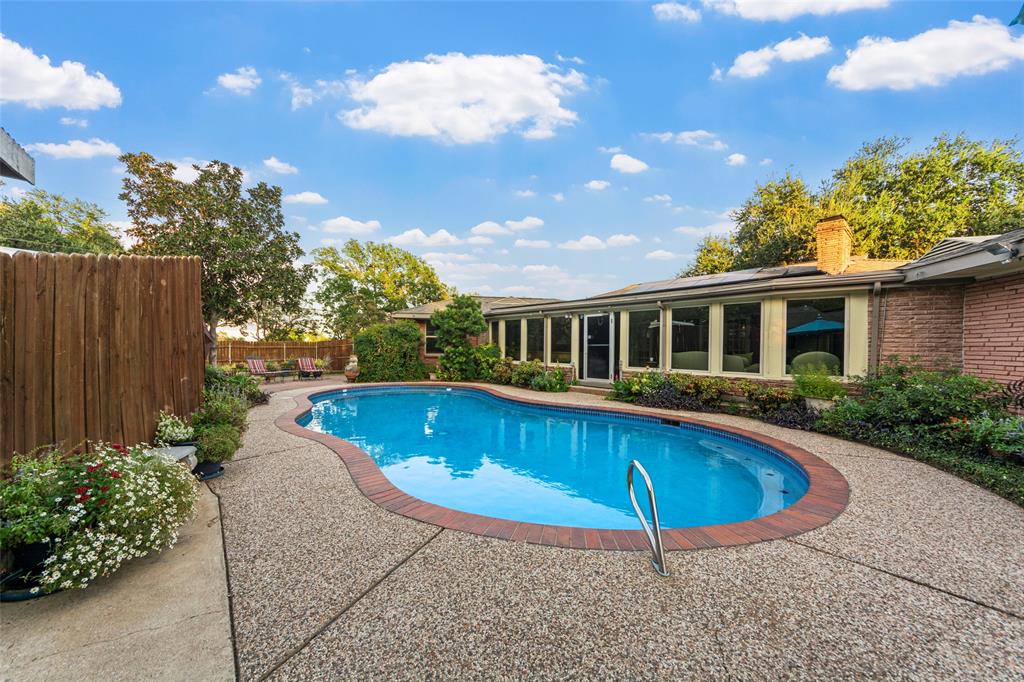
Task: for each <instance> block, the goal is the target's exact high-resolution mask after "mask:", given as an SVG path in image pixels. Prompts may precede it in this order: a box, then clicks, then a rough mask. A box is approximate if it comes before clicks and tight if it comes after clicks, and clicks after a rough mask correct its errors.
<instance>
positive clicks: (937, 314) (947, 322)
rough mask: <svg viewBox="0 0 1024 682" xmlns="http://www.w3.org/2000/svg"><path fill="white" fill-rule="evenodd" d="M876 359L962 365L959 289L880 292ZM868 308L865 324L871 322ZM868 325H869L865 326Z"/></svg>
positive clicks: (960, 288) (928, 287)
mask: <svg viewBox="0 0 1024 682" xmlns="http://www.w3.org/2000/svg"><path fill="white" fill-rule="evenodd" d="M881 300H882V303H881V305H882V317H881V336H880V348H881V354H880V355H879V359H880V360H881V361H882V362H884V361H885V360H886V358H888V357H889V356H890V355H898V356H900V357H901V358H904V359H907V358H909V357H911V356H913V355H918V356H920V358H921V362H922V363H923V364H925V365H928V366H936V365H941V364H943V363H946V364H952V365H955V366H958V367H959V366H960V365H961V363H962V362H963V339H964V327H963V311H964V287H963V286H962V285H959V284H958V285H952V286H950V285H946V286H920V287H903V288H894V289H884V290H883V291H882V297H881ZM873 305H874V301H873V300H872V301H871V302H870V304H869V310H868V320H872V319H874V317H873V313H874V311H873V310H871V309H870V306H873ZM869 324H870V323H869Z"/></svg>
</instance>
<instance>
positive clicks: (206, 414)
mask: <svg viewBox="0 0 1024 682" xmlns="http://www.w3.org/2000/svg"><path fill="white" fill-rule="evenodd" d="M248 414H249V404H248V402H246V400H245V398H243V397H241V396H239V395H237V394H235V393H233V392H229V391H218V390H206V391H203V404H202V405H201V406H200V407H199V409H198V410H196V413H195V414H194V415H192V427H193V428H194V429H195V430H196V432H197V435H198V432H199V431H201V430H203V428H205V427H207V426H220V425H222V424H228V425H230V426H232V427H233V428H235V429H236V430H238V431H239V432H242V431H245V426H246V419H247V417H248Z"/></svg>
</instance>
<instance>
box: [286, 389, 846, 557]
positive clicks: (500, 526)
mask: <svg viewBox="0 0 1024 682" xmlns="http://www.w3.org/2000/svg"><path fill="white" fill-rule="evenodd" d="M381 386H446V387H448V386H459V387H462V388H470V389H473V390H477V391H480V392H482V393H487V394H489V395H492V396H494V397H496V398H499V399H502V400H508V401H510V402H514V403H520V404H523V405H539V406H543V407H551V408H555V409H561V410H572V409H585V410H593V411H595V412H606V413H610V414H613V415H615V414H619V415H626V416H630V415H640V416H645V417H652V418H655V419H659V420H663V419H670V420H672V421H678V422H680V423H684V424H693V425H695V426H701V427H704V428H709V429H715V430H719V431H724V432H726V433H732V434H735V435H738V436H741V437H744V438H749V439H751V440H754V441H756V442H758V443H761V444H763V445H766V446H768V447H770V448H772V449H774V450H777V451H779V452H781V453H783V454H785V455H786V456H787V457H789V458H790V459H792V460H793V461H795V462H796V463H797V464H799V465H800V467H802V468H803V470H804V472H805V473H806V474H807V477H808V479H809V485H808V488H807V492H806V493H805V494H804V496H803V497H801V498H800V499H799V500H797V501H796V502H795V503H794V504H792V505H790V506H789V507H786V508H785V509H783V510H781V511H778V512H775V513H774V514H770V515H768V516H762V517H760V518H756V519H750V520H749V521H739V522H736V523H726V524H718V525H712V526H695V527H691V528H663V529H662V539H663V542H664V545H665V549H666V550H669V551H677V550H693V549H710V548H714V547H732V546H737V545H746V544H752V543H755V542H763V541H765V540H776V539H779V538H785V537H790V536H793V535H798V534H800V533H806V532H807V531H810V530H814V529H815V528H819V527H821V526H824V525H825V524H827V523H829V522H831V521H832V520H833V519H835V518H836V517H837V516H839V514H840V513H842V511H843V510H844V509H845V508H846V505H847V502H849V499H850V486H849V484H848V483H847V482H846V479H845V478H844V477H843V475H842V474H840V473H839V472H838V471H837V470H836V469H835V468H834V467H833V466H832V465H830V464H829V463H827V462H826V461H825V460H823V459H821V458H820V457H818V456H817V455H814V454H812V453H810V452H808V451H807V450H804V449H803V448H799V447H797V446H795V445H792V444H790V443H787V442H785V441H781V440H778V439H776V438H771V437H770V436H765V435H763V434H759V433H755V432H753V431H747V430H746V429H740V428H736V427H733V426H726V425H723V424H716V423H712V422H706V421H703V420H700V419H693V418H690V417H683V416H682V415H679V416H671V417H669V416H666V414H665V413H664V412H657V411H653V410H645V409H642V408H637V407H633V406H630V407H628V408H625V407H616V408H611V407H603V406H596V405H566V404H564V403H557V402H550V401H545V400H537V399H534V398H525V397H521V396H513V395H509V394H507V393H504V392H501V391H499V390H496V389H494V388H492V387H490V386H485V385H480V384H471V383H456V382H450V383H447V382H416V383H391V384H369V383H368V384H358V385H355V386H344V387H334V388H322V387H321V388H312V389H310V390H309V391H308V392H306V393H304V394H302V395H298V396H294V398H295V401H296V403H297V406H296V408H295V409H294V410H291V411H290V412H287V413H285V414H283V415H281V416H279V417H277V418H276V419H275V420H274V424H275V425H276V426H277V427H278V428H279V429H281V430H282V431H285V432H287V433H290V434H292V435H295V436H298V437H300V438H306V439H309V440H313V441H317V442H319V443H322V444H323V445H326V446H327V447H328V448H330V449H331V450H333V451H334V452H335V453H336V454H337V455H338V457H339V458H340V459H341V461H342V462H343V463H344V464H345V466H346V467H347V468H348V472H349V474H350V475H351V476H352V480H353V481H354V482H355V484H356V487H357V488H359V490H360V492H362V493H363V495H365V496H366V497H367V498H369V499H370V501H371V502H373V503H375V504H376V505H378V506H380V507H382V508H384V509H387V510H388V511H391V512H394V513H396V514H400V515H402V516H405V517H408V518H410V519H415V520H417V521H422V522H424V523H429V524H433V525H435V526H441V527H442V528H448V529H451V530H459V531H463V532H466V533H474V534H476V535H484V536H487V537H492V538H499V539H502V540H512V541H517V542H530V543H534V544H539V545H549V546H553V547H566V548H572V549H604V550H629V551H649V550H650V545H649V544H648V542H647V536H646V535H645V534H644V532H643V531H642V530H614V529H597V528H578V527H574V526H555V525H547V524H538V523H526V522H520V521H511V520H508V519H498V518H494V517H491V516H483V515H480V514H471V513H468V512H462V511H457V510H455V509H449V508H448V507H442V506H440V505H437V504H434V503H432V502H426V501H424V500H421V499H419V498H417V497H413V496H412V495H409V494H408V493H405V492H403V491H402V490H400V489H399V488H397V487H395V486H394V485H393V484H392V483H391V481H390V480H388V478H387V477H386V476H385V475H384V472H382V471H381V470H380V468H379V467H378V466H377V464H376V463H375V462H374V461H373V460H372V459H371V458H370V456H369V455H368V454H367V453H366V452H365V451H363V450H362V449H361V448H359V447H358V446H356V445H354V444H352V443H350V442H348V441H346V440H343V439H341V438H338V437H337V436H331V435H328V434H325V433H318V432H316V431H311V430H309V429H307V428H305V427H302V426H300V425H299V424H298V422H297V420H298V419H299V418H300V417H302V416H304V415H305V414H306V413H307V412H309V411H310V409H311V408H312V406H313V403H312V401H311V399H313V398H316V397H318V396H320V395H326V394H329V393H336V392H338V391H341V390H347V391H349V392H356V391H359V390H361V389H363V388H374V387H381Z"/></svg>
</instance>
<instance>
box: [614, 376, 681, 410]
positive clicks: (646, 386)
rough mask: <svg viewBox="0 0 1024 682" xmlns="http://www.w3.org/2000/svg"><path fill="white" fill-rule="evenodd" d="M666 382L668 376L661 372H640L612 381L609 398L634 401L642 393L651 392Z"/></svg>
mask: <svg viewBox="0 0 1024 682" xmlns="http://www.w3.org/2000/svg"><path fill="white" fill-rule="evenodd" d="M667 382H668V377H667V376H665V375H664V374H662V373H661V372H654V371H648V372H640V373H639V374H634V375H632V376H631V377H629V378H627V379H619V380H617V381H613V382H612V392H611V394H610V395H609V398H611V399H612V400H621V401H623V402H627V403H629V402H634V401H635V400H636V399H637V398H638V397H639V396H640V395H642V394H644V393H653V392H654V391H656V390H658V389H660V388H661V387H662V386H664V385H665V384H666V383H667Z"/></svg>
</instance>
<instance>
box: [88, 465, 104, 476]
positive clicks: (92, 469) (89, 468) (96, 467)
mask: <svg viewBox="0 0 1024 682" xmlns="http://www.w3.org/2000/svg"><path fill="white" fill-rule="evenodd" d="M102 468H103V462H100V463H99V464H93V465H91V466H87V467H85V470H86V471H88V472H89V473H90V474H91V473H93V472H94V471H98V470H99V469H102Z"/></svg>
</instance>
